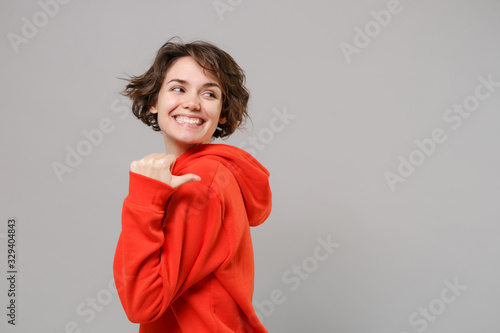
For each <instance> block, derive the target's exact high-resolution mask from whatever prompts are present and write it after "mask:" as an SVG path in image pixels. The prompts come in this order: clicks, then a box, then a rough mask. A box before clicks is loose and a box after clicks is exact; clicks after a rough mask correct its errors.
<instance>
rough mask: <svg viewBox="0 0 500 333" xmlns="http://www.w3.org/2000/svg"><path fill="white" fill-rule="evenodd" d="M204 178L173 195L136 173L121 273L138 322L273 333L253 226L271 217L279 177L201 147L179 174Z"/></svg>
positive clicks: (117, 269)
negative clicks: (255, 302) (259, 303)
mask: <svg viewBox="0 0 500 333" xmlns="http://www.w3.org/2000/svg"><path fill="white" fill-rule="evenodd" d="M187 173H194V174H197V175H199V176H200V177H201V181H194V182H190V183H187V184H184V185H181V186H180V187H178V188H173V187H171V186H169V185H167V184H165V183H163V182H160V181H158V180H155V179H152V178H149V177H145V176H142V175H139V174H137V173H134V172H130V184H129V194H128V196H127V197H126V198H125V201H124V203H123V212H122V232H121V234H120V238H119V240H118V245H117V248H116V253H115V258H114V264H113V272H114V278H115V283H116V287H117V289H118V294H119V296H120V300H121V302H122V305H123V308H124V309H125V312H126V314H127V317H128V318H129V320H130V321H132V322H134V323H140V324H141V325H140V329H139V332H140V333H149V332H155V333H159V332H162V333H164V332H169V333H174V332H189V333H191V332H194V333H202V332H256V333H257V332H267V330H266V329H265V328H264V326H263V325H262V324H261V323H260V321H259V319H258V318H257V316H256V314H255V310H254V308H253V306H252V296H253V286H254V259H253V248H252V241H251V236H250V226H257V225H259V224H261V223H263V222H264V221H265V219H266V218H267V217H268V216H269V214H270V213H271V190H270V187H269V172H268V171H267V169H266V168H264V167H263V166H262V165H261V164H260V163H259V162H258V161H257V160H255V159H254V158H253V157H252V156H251V155H250V154H248V153H247V152H245V151H244V150H242V149H240V148H236V147H233V146H229V145H225V144H201V145H197V146H194V147H193V148H191V149H189V150H188V151H186V152H185V153H184V154H182V155H181V156H179V157H178V158H177V160H176V161H175V164H174V167H173V168H172V174H173V175H178V176H180V175H184V174H187Z"/></svg>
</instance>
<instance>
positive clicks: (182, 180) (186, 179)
mask: <svg viewBox="0 0 500 333" xmlns="http://www.w3.org/2000/svg"><path fill="white" fill-rule="evenodd" d="M200 180H201V178H200V176H198V175H195V174H192V173H188V174H186V175H182V176H172V184H171V185H172V187H174V188H178V187H179V186H181V185H184V184H187V183H190V182H192V181H200Z"/></svg>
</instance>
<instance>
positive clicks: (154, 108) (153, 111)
mask: <svg viewBox="0 0 500 333" xmlns="http://www.w3.org/2000/svg"><path fill="white" fill-rule="evenodd" d="M149 112H151V113H153V114H155V113H158V109H157V108H156V106H152V107H150V108H149Z"/></svg>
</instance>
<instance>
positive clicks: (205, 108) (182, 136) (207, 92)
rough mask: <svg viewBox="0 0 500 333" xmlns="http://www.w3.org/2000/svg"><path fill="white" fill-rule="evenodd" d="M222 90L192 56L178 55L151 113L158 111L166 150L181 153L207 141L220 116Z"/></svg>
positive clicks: (221, 120) (208, 141) (210, 137)
mask: <svg viewBox="0 0 500 333" xmlns="http://www.w3.org/2000/svg"><path fill="white" fill-rule="evenodd" d="M221 109H222V91H221V88H220V85H219V83H218V81H217V79H216V78H215V77H214V76H213V75H212V74H211V73H209V72H207V71H205V70H204V69H203V68H202V67H201V66H200V65H198V63H197V62H196V60H194V58H192V57H182V58H179V59H177V60H175V61H174V63H173V64H172V65H171V66H170V68H169V69H168V71H167V73H166V75H165V79H164V81H163V84H162V87H161V89H160V92H159V94H158V101H157V103H156V106H154V107H152V108H151V109H150V112H151V113H157V114H158V125H159V126H160V129H161V130H162V132H163V138H164V140H165V147H166V148H167V153H169V154H175V155H176V156H179V155H181V154H182V153H183V152H185V151H186V150H188V149H189V148H191V147H193V146H195V145H198V144H202V143H210V142H211V139H212V135H213V134H214V132H215V130H216V128H217V124H218V123H221V124H224V123H225V121H226V120H225V119H224V118H220V113H221Z"/></svg>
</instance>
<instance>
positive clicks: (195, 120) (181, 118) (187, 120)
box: [175, 116, 203, 125]
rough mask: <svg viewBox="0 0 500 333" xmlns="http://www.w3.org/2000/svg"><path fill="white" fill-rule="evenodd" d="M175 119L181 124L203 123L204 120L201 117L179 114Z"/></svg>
mask: <svg viewBox="0 0 500 333" xmlns="http://www.w3.org/2000/svg"><path fill="white" fill-rule="evenodd" d="M175 120H176V121H177V122H178V123H181V124H191V125H201V123H203V120H202V119H200V118H189V117H184V116H177V117H175Z"/></svg>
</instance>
